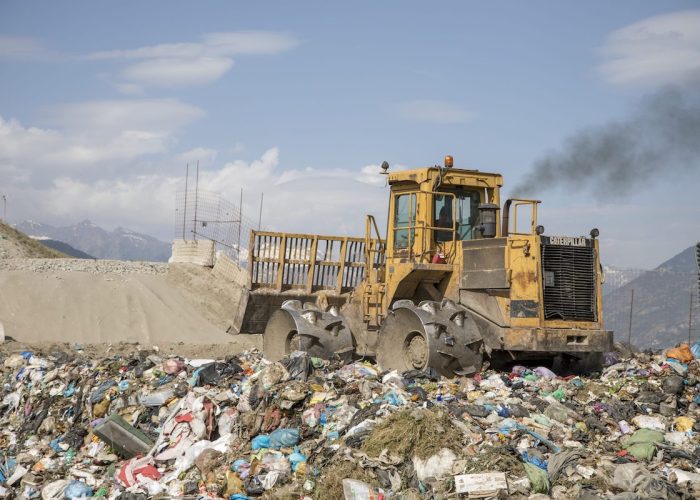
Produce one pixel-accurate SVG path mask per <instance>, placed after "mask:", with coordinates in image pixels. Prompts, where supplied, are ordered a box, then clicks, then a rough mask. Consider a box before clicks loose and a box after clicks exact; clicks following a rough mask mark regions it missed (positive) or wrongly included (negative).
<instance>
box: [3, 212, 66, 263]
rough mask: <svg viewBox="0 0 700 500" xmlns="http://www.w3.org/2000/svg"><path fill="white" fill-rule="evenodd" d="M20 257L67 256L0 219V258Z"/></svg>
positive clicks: (50, 257)
mask: <svg viewBox="0 0 700 500" xmlns="http://www.w3.org/2000/svg"><path fill="white" fill-rule="evenodd" d="M21 257H28V258H49V259H53V258H61V257H67V256H66V255H64V254H62V253H61V252H57V251H56V250H54V249H52V248H49V247H47V246H44V245H42V244H41V243H39V242H38V241H36V240H33V239H32V238H30V237H29V236H27V235H26V234H24V233H22V232H20V231H18V230H16V229H15V228H13V227H12V226H9V225H7V224H5V223H4V222H2V221H0V259H12V258H21Z"/></svg>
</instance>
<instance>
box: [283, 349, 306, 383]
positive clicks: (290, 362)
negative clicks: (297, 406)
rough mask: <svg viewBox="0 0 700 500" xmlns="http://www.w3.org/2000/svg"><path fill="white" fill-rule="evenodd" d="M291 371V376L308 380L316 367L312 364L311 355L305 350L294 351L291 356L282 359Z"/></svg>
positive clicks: (295, 378)
mask: <svg viewBox="0 0 700 500" xmlns="http://www.w3.org/2000/svg"><path fill="white" fill-rule="evenodd" d="M280 363H282V366H284V367H285V368H286V369H287V371H288V372H289V378H292V379H294V380H302V381H304V382H306V379H308V378H309V375H311V373H313V371H314V368H313V365H312V364H311V357H310V356H309V354H308V353H306V352H304V351H294V352H293V353H292V354H290V355H289V356H287V357H285V358H284V359H283V360H281V361H280Z"/></svg>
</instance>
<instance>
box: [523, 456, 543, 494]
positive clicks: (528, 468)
mask: <svg viewBox="0 0 700 500" xmlns="http://www.w3.org/2000/svg"><path fill="white" fill-rule="evenodd" d="M523 467H525V474H527V478H528V480H529V481H530V489H531V490H532V492H533V493H544V494H545V495H546V494H547V493H549V477H548V476H547V472H546V471H545V470H543V469H540V468H539V467H537V466H535V465H532V464H530V463H524V464H523Z"/></svg>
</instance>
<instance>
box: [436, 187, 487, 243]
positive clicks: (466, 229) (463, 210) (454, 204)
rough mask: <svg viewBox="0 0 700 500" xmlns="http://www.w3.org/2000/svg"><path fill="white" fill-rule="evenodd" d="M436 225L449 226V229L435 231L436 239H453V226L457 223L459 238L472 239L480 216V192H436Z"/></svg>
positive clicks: (457, 236) (440, 240) (457, 237)
mask: <svg viewBox="0 0 700 500" xmlns="http://www.w3.org/2000/svg"><path fill="white" fill-rule="evenodd" d="M434 205H435V206H434V207H433V208H434V211H433V213H434V214H435V220H434V221H433V225H434V226H435V227H444V228H449V230H448V231H435V233H434V234H435V241H437V242H445V241H452V227H453V225H454V223H455V222H456V223H457V228H456V231H457V234H456V238H455V239H457V240H471V239H472V238H473V237H474V236H473V228H474V225H475V224H476V222H477V221H476V219H477V217H478V213H479V212H478V207H479V193H478V192H477V191H466V190H458V191H454V192H449V193H448V192H445V193H442V194H436V195H435V197H434Z"/></svg>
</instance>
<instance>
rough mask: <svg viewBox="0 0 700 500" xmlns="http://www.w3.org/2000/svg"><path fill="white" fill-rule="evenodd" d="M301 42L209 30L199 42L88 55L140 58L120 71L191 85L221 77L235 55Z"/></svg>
mask: <svg viewBox="0 0 700 500" xmlns="http://www.w3.org/2000/svg"><path fill="white" fill-rule="evenodd" d="M298 43H299V42H298V40H297V39H296V37H294V36H292V35H290V34H287V33H277V32H271V31H240V32H228V33H210V34H206V35H204V36H203V37H202V38H201V41H199V42H186V43H164V44H158V45H150V46H146V47H139V48H136V49H125V50H109V51H102V52H94V53H92V54H88V55H87V56H85V59H88V60H113V59H117V60H125V61H138V62H132V63H130V64H128V65H127V66H126V67H125V68H124V71H123V72H122V75H121V76H122V77H123V78H124V79H125V80H127V81H129V82H131V83H136V84H138V85H145V86H152V87H175V86H189V85H202V84H206V83H211V82H214V81H216V80H218V79H219V78H221V77H222V76H223V75H224V74H226V73H227V72H228V71H229V70H230V69H231V68H232V67H233V64H234V62H233V57H235V56H241V55H261V54H278V53H281V52H284V51H287V50H290V49H292V48H294V47H296V46H297V45H298Z"/></svg>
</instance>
